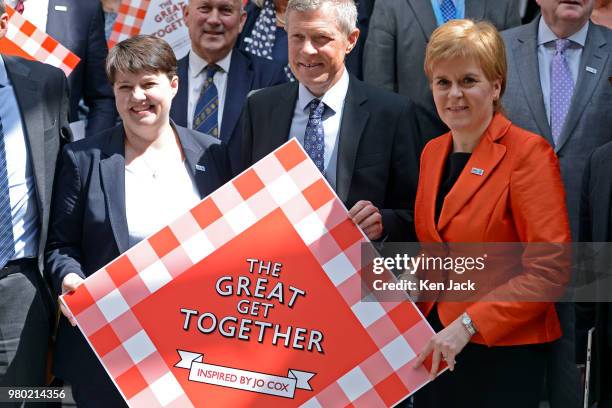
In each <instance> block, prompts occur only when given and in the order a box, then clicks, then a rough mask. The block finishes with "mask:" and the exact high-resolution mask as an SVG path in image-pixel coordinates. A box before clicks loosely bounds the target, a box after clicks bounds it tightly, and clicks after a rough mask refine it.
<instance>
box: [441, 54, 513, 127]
mask: <svg viewBox="0 0 612 408" xmlns="http://www.w3.org/2000/svg"><path fill="white" fill-rule="evenodd" d="M432 67H433V69H432V84H431V88H432V91H433V97H434V102H435V103H436V109H437V111H438V115H440V118H441V119H442V121H443V122H444V123H446V126H448V127H449V128H450V129H451V131H453V132H454V133H458V134H459V133H461V134H467V135H474V134H476V135H475V136H477V137H480V134H477V133H479V132H480V131H482V129H483V128H485V127H486V126H487V125H488V124H489V122H490V121H491V118H492V117H493V111H494V106H493V104H494V102H495V101H497V100H498V99H499V95H500V91H501V81H500V80H494V81H490V80H488V79H487V77H486V76H485V74H484V72H483V70H482V68H481V67H480V64H478V62H477V61H475V60H474V59H472V58H469V59H466V58H452V59H447V60H440V61H436V62H435V63H434V64H433V66H432Z"/></svg>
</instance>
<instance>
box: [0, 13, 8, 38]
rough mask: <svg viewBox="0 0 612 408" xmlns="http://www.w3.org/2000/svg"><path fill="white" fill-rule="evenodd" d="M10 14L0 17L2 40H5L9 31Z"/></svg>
mask: <svg viewBox="0 0 612 408" xmlns="http://www.w3.org/2000/svg"><path fill="white" fill-rule="evenodd" d="M8 20H9V16H8V13H3V14H2V15H0V38H4V36H5V35H6V31H7V30H8Z"/></svg>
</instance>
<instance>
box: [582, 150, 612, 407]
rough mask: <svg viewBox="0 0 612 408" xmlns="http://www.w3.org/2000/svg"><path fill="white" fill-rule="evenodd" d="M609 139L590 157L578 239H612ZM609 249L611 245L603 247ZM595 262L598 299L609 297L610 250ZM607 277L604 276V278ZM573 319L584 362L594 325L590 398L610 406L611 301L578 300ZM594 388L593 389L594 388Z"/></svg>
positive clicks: (585, 240)
mask: <svg viewBox="0 0 612 408" xmlns="http://www.w3.org/2000/svg"><path fill="white" fill-rule="evenodd" d="M611 210H612V142H609V143H606V144H605V145H603V146H601V147H599V148H597V149H596V150H595V151H594V152H593V154H592V155H591V157H590V158H589V160H588V162H587V164H586V167H585V171H584V182H583V186H582V198H581V203H580V228H579V229H580V241H582V242H612V213H611ZM604 248H605V249H604V251H606V252H608V251H609V250H610V249H609V248H610V246H609V245H607V246H606V247H604ZM596 259H602V263H601V264H600V263H595V268H594V270H591V271H589V272H594V273H595V277H596V278H598V280H599V283H602V284H598V285H597V288H596V290H597V293H596V296H597V299H598V300H603V299H610V296H611V295H612V293H611V292H612V287H610V286H609V285H610V274H611V273H612V272H611V271H610V269H609V266H610V259H611V257H610V254H609V253H606V254H600V257H599V258H596ZM606 279H607V280H606ZM576 309H577V320H576V329H577V330H576V345H577V347H576V354H577V361H578V362H579V363H581V364H584V363H585V357H586V347H587V346H586V344H587V339H588V330H589V329H590V328H591V327H593V326H595V334H594V340H593V354H592V363H591V384H592V387H591V388H592V391H591V395H592V400H594V401H597V402H598V405H597V407H598V408H611V407H612V387H611V385H612V367H610V361H612V303H604V302H601V303H578V304H577V305H576ZM593 391H594V392H593Z"/></svg>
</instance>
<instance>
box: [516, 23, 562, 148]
mask: <svg viewBox="0 0 612 408" xmlns="http://www.w3.org/2000/svg"><path fill="white" fill-rule="evenodd" d="M538 23H539V19H535V20H534V22H532V23H530V24H528V25H527V26H525V27H524V29H523V31H522V32H521V34H519V37H518V38H517V42H516V43H515V44H513V47H514V53H515V55H516V60H517V61H518V63H517V64H516V65H517V69H518V73H519V78H520V82H521V86H522V87H523V93H524V94H525V99H526V100H527V104H528V105H529V108H530V109H529V110H530V111H531V113H532V115H533V117H534V119H535V122H536V123H537V125H538V129H539V132H540V135H542V136H544V137H545V138H546V140H548V142H549V143H550V144H551V146H554V143H553V140H552V133H551V130H550V125H549V123H548V118H547V116H546V109H545V108H544V96H543V95H542V84H541V83H540V71H539V68H538V67H539V64H538V44H537V37H538Z"/></svg>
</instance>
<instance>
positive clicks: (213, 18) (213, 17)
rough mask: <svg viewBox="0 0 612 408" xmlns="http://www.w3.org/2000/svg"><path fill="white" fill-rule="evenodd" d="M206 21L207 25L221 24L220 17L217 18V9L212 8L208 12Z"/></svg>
mask: <svg viewBox="0 0 612 408" xmlns="http://www.w3.org/2000/svg"><path fill="white" fill-rule="evenodd" d="M206 23H207V24H209V25H213V26H217V25H219V24H221V19H220V18H219V10H217V9H213V10H211V11H210V13H208V18H207V19H206Z"/></svg>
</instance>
